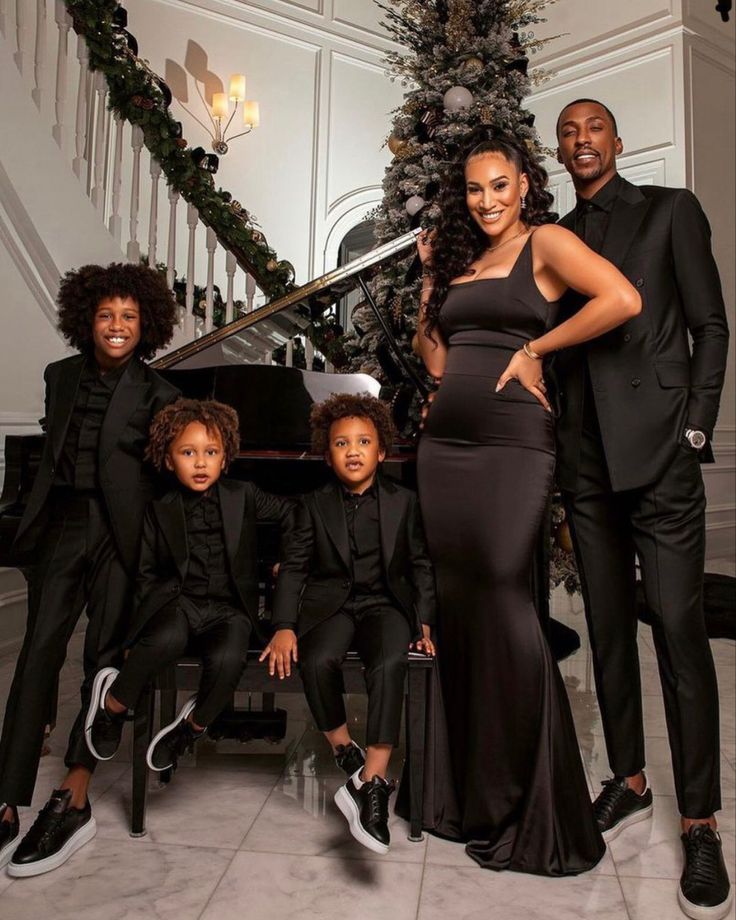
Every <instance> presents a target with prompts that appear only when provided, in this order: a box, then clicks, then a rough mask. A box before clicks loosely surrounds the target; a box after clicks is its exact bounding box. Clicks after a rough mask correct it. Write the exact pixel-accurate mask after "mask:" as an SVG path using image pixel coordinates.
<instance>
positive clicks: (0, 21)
mask: <svg viewBox="0 0 736 920" xmlns="http://www.w3.org/2000/svg"><path fill="white" fill-rule="evenodd" d="M0 35H2V37H3V38H5V0H0Z"/></svg>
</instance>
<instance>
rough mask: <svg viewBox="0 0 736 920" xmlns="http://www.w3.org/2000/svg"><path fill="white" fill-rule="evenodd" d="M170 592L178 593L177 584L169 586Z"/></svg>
mask: <svg viewBox="0 0 736 920" xmlns="http://www.w3.org/2000/svg"><path fill="white" fill-rule="evenodd" d="M171 593H172V594H178V593H179V585H172V586H171Z"/></svg>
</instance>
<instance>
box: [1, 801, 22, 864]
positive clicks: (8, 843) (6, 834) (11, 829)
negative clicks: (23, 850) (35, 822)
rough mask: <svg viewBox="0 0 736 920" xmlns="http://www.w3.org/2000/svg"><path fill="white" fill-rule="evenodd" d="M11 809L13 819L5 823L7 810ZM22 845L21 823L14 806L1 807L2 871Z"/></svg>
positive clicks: (3, 805)
mask: <svg viewBox="0 0 736 920" xmlns="http://www.w3.org/2000/svg"><path fill="white" fill-rule="evenodd" d="M8 808H9V809H10V812H11V815H12V818H11V820H10V821H3V820H2V818H4V817H5V811H6V809H8ZM19 843H20V821H19V820H18V812H17V810H16V809H15V808H13V806H12V805H5V804H2V805H0V869H1V868H2V867H3V866H6V865H7V864H8V863H9V862H10V857H11V856H12V855H13V853H14V852H15V848H16V847H17V846H18V844H19Z"/></svg>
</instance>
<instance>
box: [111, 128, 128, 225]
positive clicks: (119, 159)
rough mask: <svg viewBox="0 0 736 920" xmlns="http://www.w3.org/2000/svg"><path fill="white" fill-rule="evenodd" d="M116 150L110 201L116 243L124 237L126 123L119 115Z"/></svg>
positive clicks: (116, 129) (114, 152)
mask: <svg viewBox="0 0 736 920" xmlns="http://www.w3.org/2000/svg"><path fill="white" fill-rule="evenodd" d="M114 124H115V150H114V151H113V163H112V196H111V201H110V221H109V223H108V228H109V230H110V233H111V234H112V236H113V239H114V240H115V242H116V243H119V242H120V240H121V238H122V235H123V220H122V218H121V217H120V194H121V191H122V187H123V132H124V130H125V122H124V121H123V120H122V118H120V116H119V115H116V116H115V119H114Z"/></svg>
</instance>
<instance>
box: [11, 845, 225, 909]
mask: <svg viewBox="0 0 736 920" xmlns="http://www.w3.org/2000/svg"><path fill="white" fill-rule="evenodd" d="M136 844H137V846H136V847H134V848H129V847H125V848H123V847H121V846H120V845H119V843H118V842H117V841H114V840H106V839H104V838H101V837H100V836H99V835H98V836H97V837H95V839H94V840H92V841H91V842H90V843H89V844H87V845H86V846H85V847H84V848H83V849H81V850H80V851H79V852H78V853H75V854H74V856H72V858H71V859H70V860H69V861H68V862H67V863H65V865H63V866H62V867H61V868H60V869H57V870H56V871H55V872H49V873H47V874H46V875H39V876H37V877H36V878H29V879H14V880H13V881H12V883H11V884H10V885H9V886H8V887H7V888H6V889H5V890H4V891H3V892H2V906H1V907H0V912H1V913H2V918H3V920H41V918H43V920H102V918H104V920H133V918H135V920H197V918H198V917H199V916H200V915H201V913H202V910H203V908H204V906H205V905H206V904H207V901H208V899H209V897H210V895H211V894H212V892H213V890H214V889H215V886H216V885H217V883H218V882H219V880H220V878H221V877H222V875H223V873H224V872H225V870H226V869H227V867H228V864H229V862H230V860H231V859H232V855H233V854H232V853H231V852H228V851H226V850H215V849H210V850H208V849H196V848H193V847H185V846H168V847H167V846H161V845H155V846H154V845H152V844H150V843H147V842H145V841H143V840H138V841H136ZM6 877H7V876H6ZM241 910H242V905H241ZM241 916H242V915H241Z"/></svg>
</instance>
